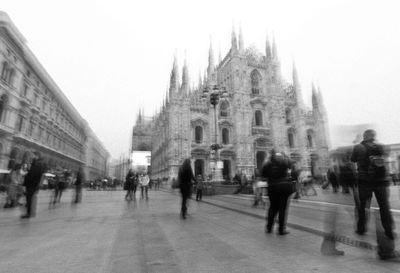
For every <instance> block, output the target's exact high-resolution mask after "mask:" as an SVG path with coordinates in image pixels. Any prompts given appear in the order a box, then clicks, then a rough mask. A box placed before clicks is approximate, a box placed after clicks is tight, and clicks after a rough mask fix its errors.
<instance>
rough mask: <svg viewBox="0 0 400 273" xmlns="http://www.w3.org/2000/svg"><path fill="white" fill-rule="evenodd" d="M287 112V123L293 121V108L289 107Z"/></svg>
mask: <svg viewBox="0 0 400 273" xmlns="http://www.w3.org/2000/svg"><path fill="white" fill-rule="evenodd" d="M285 114H286V124H290V123H292V110H290V109H289V108H287V109H286V111H285Z"/></svg>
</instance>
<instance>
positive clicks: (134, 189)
mask: <svg viewBox="0 0 400 273" xmlns="http://www.w3.org/2000/svg"><path fill="white" fill-rule="evenodd" d="M136 189H137V185H133V199H136Z"/></svg>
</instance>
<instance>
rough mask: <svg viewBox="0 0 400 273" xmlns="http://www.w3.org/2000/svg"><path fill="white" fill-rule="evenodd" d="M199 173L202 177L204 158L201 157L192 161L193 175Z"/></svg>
mask: <svg viewBox="0 0 400 273" xmlns="http://www.w3.org/2000/svg"><path fill="white" fill-rule="evenodd" d="M199 174H200V175H201V176H203V178H204V160H203V159H196V161H195V162H194V175H195V176H197V175H199Z"/></svg>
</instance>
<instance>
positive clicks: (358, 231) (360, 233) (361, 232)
mask: <svg viewBox="0 0 400 273" xmlns="http://www.w3.org/2000/svg"><path fill="white" fill-rule="evenodd" d="M356 233H357V234H358V235H360V236H364V235H365V230H360V229H357V230H356Z"/></svg>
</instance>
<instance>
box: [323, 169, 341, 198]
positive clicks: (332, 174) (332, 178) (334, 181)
mask: <svg viewBox="0 0 400 273" xmlns="http://www.w3.org/2000/svg"><path fill="white" fill-rule="evenodd" d="M326 176H327V178H328V184H330V185H331V186H332V190H333V192H334V193H337V192H338V190H339V178H338V171H337V167H336V166H334V167H333V168H329V169H328V172H327V173H326Z"/></svg>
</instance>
